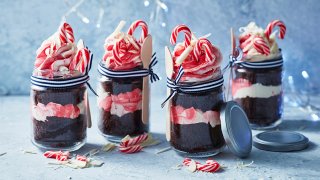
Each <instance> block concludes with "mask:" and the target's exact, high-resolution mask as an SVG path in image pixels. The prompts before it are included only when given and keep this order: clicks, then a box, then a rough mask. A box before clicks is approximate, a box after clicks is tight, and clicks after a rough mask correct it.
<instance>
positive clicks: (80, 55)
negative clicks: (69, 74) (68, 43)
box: [69, 48, 90, 73]
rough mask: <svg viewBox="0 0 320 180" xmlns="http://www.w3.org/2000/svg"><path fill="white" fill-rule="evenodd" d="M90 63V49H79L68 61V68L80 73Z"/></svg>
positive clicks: (83, 71)
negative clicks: (70, 60)
mask: <svg viewBox="0 0 320 180" xmlns="http://www.w3.org/2000/svg"><path fill="white" fill-rule="evenodd" d="M89 63H90V51H89V50H88V49H86V48H83V49H81V50H80V51H78V52H77V54H76V56H75V57H74V58H73V60H72V62H71V63H70V66H69V69H70V70H78V71H79V72H81V73H85V72H86V67H87V66H88V65H89Z"/></svg>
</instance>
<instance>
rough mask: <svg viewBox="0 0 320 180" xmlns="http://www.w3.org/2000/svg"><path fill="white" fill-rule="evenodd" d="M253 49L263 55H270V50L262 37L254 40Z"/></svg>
mask: <svg viewBox="0 0 320 180" xmlns="http://www.w3.org/2000/svg"><path fill="white" fill-rule="evenodd" d="M253 47H254V48H255V49H256V50H257V51H258V52H259V53H261V54H265V55H269V54H270V48H269V46H268V44H267V43H266V41H265V40H264V39H263V38H262V37H255V38H254V39H253Z"/></svg>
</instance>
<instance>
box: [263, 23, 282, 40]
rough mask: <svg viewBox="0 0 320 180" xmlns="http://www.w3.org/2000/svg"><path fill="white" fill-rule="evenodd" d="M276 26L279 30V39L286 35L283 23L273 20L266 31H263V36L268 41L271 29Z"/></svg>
mask: <svg viewBox="0 0 320 180" xmlns="http://www.w3.org/2000/svg"><path fill="white" fill-rule="evenodd" d="M276 26H278V27H279V29H280V32H279V36H278V37H279V38H280V39H283V38H284V36H285V34H286V26H285V25H284V23H283V22H282V21H280V20H274V21H272V22H270V23H269V24H268V26H267V28H266V30H265V31H264V34H265V35H266V36H267V38H268V39H269V38H270V35H271V33H272V31H273V29H274V28H275V27H276Z"/></svg>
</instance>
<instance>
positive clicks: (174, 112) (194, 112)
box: [170, 106, 220, 127]
mask: <svg viewBox="0 0 320 180" xmlns="http://www.w3.org/2000/svg"><path fill="white" fill-rule="evenodd" d="M170 113H171V121H172V122H173V123H175V124H195V123H206V124H209V123H210V124H211V126H212V127H214V126H216V125H219V124H220V112H218V111H206V112H202V111H201V110H200V109H195V108H193V107H191V108H187V109H185V108H183V107H182V106H171V111H170Z"/></svg>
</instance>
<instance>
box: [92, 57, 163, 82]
mask: <svg viewBox="0 0 320 180" xmlns="http://www.w3.org/2000/svg"><path fill="white" fill-rule="evenodd" d="M157 63H158V61H157V58H156V53H153V55H152V60H151V62H150V64H149V68H148V69H138V70H130V71H113V70H110V69H108V68H106V67H105V66H104V64H103V63H102V62H100V63H99V66H98V71H99V73H100V74H101V75H104V76H106V77H110V78H128V77H145V76H148V75H150V81H151V83H153V82H155V81H157V80H159V79H160V78H159V76H158V75H157V74H156V73H154V72H153V69H152V68H153V67H154V66H155V65H156V64H157Z"/></svg>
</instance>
